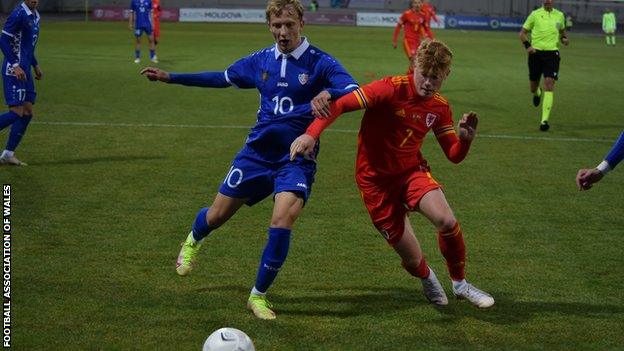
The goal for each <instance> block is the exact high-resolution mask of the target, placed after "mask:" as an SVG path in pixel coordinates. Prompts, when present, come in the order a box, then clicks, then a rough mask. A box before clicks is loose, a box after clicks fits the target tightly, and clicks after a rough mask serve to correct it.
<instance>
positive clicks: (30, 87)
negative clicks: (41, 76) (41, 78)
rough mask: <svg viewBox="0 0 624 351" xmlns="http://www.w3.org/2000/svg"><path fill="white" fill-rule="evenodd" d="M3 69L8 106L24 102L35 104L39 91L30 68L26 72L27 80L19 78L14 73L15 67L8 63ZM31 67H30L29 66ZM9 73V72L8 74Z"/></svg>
mask: <svg viewBox="0 0 624 351" xmlns="http://www.w3.org/2000/svg"><path fill="white" fill-rule="evenodd" d="M3 68H4V69H3V70H2V83H3V86H4V101H5V103H6V105H8V106H21V105H23V104H24V102H26V101H27V102H30V103H31V104H33V105H34V104H35V99H36V98H37V93H36V92H35V83H34V82H33V78H32V74H30V71H29V70H25V72H26V80H25V81H24V80H19V79H17V77H15V75H14V74H13V69H12V68H11V67H10V66H9V64H8V63H7V64H6V66H4V67H3ZM28 68H29V69H30V67H28ZM7 73H8V74H7Z"/></svg>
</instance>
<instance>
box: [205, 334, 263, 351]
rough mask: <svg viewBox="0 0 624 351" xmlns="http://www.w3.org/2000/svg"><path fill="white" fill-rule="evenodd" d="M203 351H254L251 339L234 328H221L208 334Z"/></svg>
mask: <svg viewBox="0 0 624 351" xmlns="http://www.w3.org/2000/svg"><path fill="white" fill-rule="evenodd" d="M202 350H203V351H256V348H255V347H254V345H253V342H251V339H250V338H249V336H247V334H245V333H244V332H242V331H240V330H238V329H236V328H221V329H218V330H215V332H214V333H212V334H210V336H209V337H208V339H206V342H204V348H203V349H202Z"/></svg>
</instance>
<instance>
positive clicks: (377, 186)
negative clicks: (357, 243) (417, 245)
mask: <svg viewBox="0 0 624 351" xmlns="http://www.w3.org/2000/svg"><path fill="white" fill-rule="evenodd" d="M355 178H356V182H357V185H358V187H359V188H360V195H361V196H362V200H364V205H365V206H366V209H367V210H368V214H369V215H370V218H371V220H372V222H373V225H374V226H375V228H377V230H378V231H379V232H380V233H381V235H382V236H383V237H384V238H385V239H386V240H387V241H388V243H389V244H390V245H395V244H396V243H397V242H398V241H399V240H400V239H401V237H402V236H403V232H404V231H405V216H406V215H407V214H408V213H409V211H413V210H415V209H416V208H417V207H418V203H419V202H420V199H422V197H423V196H424V195H425V194H426V193H428V192H430V191H432V190H435V189H441V188H442V186H441V185H440V184H438V182H436V180H435V179H433V177H432V176H431V173H429V172H425V171H414V172H409V173H407V174H405V175H401V176H393V177H388V176H385V177H383V176H379V175H376V176H370V175H367V174H366V172H358V174H357V175H356V177H355Z"/></svg>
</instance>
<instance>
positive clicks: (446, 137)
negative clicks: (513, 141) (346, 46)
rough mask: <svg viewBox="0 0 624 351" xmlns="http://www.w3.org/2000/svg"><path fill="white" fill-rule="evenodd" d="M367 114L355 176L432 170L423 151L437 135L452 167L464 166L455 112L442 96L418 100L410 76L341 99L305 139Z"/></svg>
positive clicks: (464, 146) (463, 143) (464, 151)
mask: <svg viewBox="0 0 624 351" xmlns="http://www.w3.org/2000/svg"><path fill="white" fill-rule="evenodd" d="M359 109H366V112H365V113H364V117H363V118H362V124H361V127H360V132H359V135H358V155H357V161H356V171H358V172H359V171H360V170H363V169H366V168H368V167H370V168H372V169H374V170H375V173H377V174H388V175H389V174H401V173H403V172H406V171H411V170H417V169H421V170H425V171H426V170H428V166H427V162H426V160H425V159H424V158H423V156H422V154H421V152H420V149H421V146H422V143H423V141H424V139H425V136H426V135H427V133H428V132H429V131H430V130H433V132H434V134H435V136H436V138H437V140H438V143H439V144H440V146H441V147H442V150H443V151H444V153H445V154H446V156H447V158H448V159H449V160H451V161H452V162H455V163H458V162H461V161H462V160H463V159H464V158H465V156H466V154H467V153H468V150H469V148H470V142H469V141H460V140H459V138H458V137H457V135H456V134H455V129H454V128H453V118H452V111H451V108H450V106H449V103H448V101H447V100H446V99H445V98H443V97H442V96H441V95H440V94H437V93H436V94H435V95H434V96H433V97H430V98H427V99H425V98H423V97H421V96H419V95H418V93H417V92H416V88H415V86H414V81H413V77H412V76H395V77H387V78H384V79H381V80H378V81H375V82H372V83H370V84H368V85H365V86H363V87H362V88H360V89H357V90H355V91H354V92H352V93H350V94H348V95H345V96H343V97H342V98H340V99H338V100H337V101H336V102H334V103H332V105H331V106H330V113H331V116H330V117H329V118H328V119H316V120H315V121H314V122H313V123H312V124H311V125H310V127H309V128H308V130H307V132H306V133H307V134H309V135H311V136H313V137H315V138H318V137H319V136H320V133H321V132H322V130H323V129H324V128H325V127H327V126H328V125H329V124H330V123H332V122H333V120H335V118H336V117H337V116H338V115H340V114H341V113H344V112H348V111H354V110H359Z"/></svg>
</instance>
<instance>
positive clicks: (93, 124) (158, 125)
mask: <svg viewBox="0 0 624 351" xmlns="http://www.w3.org/2000/svg"><path fill="white" fill-rule="evenodd" d="M32 123H33V124H42V125H49V126H86V127H133V128H190V129H250V128H251V126H234V125H210V124H161V123H109V122H46V121H37V122H32ZM327 131H329V132H335V133H357V132H358V131H357V130H354V129H333V128H330V129H327ZM478 137H480V138H490V139H515V140H542V141H570V142H583V143H612V142H613V140H609V139H591V138H550V137H535V136H528V135H505V134H478Z"/></svg>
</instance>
